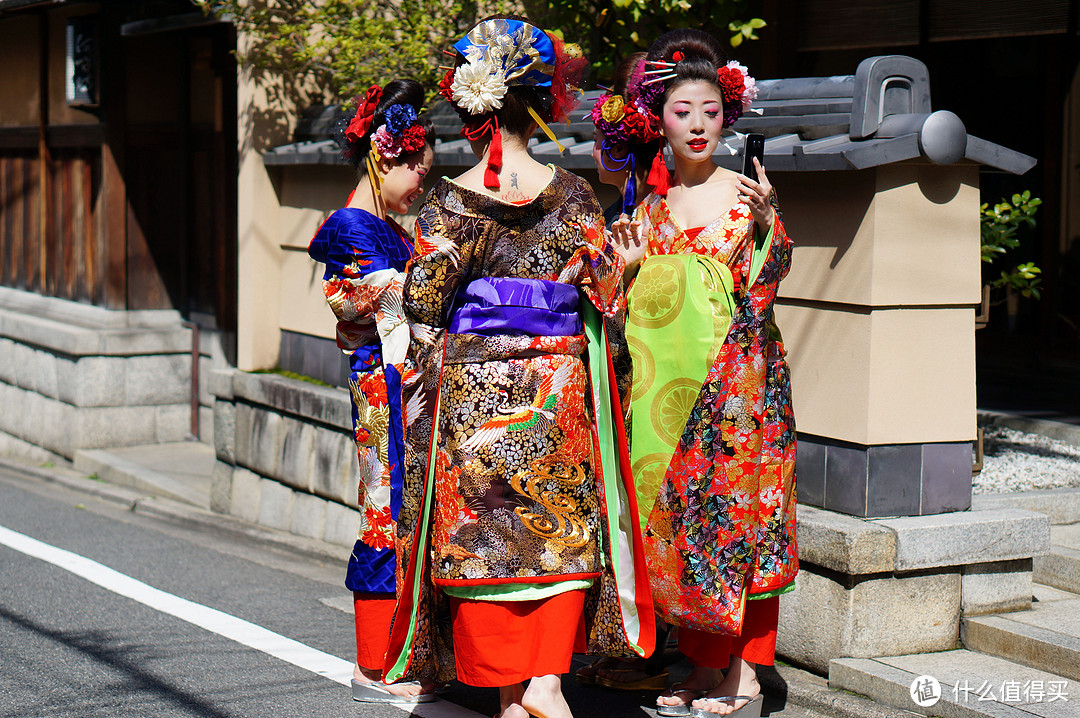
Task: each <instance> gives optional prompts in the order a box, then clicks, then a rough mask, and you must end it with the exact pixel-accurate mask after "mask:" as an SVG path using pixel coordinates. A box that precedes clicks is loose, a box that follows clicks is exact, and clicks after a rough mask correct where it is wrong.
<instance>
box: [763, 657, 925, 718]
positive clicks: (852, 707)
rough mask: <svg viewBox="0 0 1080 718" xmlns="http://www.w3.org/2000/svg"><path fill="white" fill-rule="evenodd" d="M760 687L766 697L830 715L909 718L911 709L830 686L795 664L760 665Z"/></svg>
mask: <svg viewBox="0 0 1080 718" xmlns="http://www.w3.org/2000/svg"><path fill="white" fill-rule="evenodd" d="M758 679H759V680H760V681H761V690H762V691H763V692H764V693H765V694H766V695H767V696H770V697H776V698H781V699H783V700H784V701H785V702H786V703H790V704H792V705H797V706H799V707H801V708H806V709H808V710H811V711H814V712H817V713H822V714H824V715H827V716H832V717H833V718H910V717H911V712H910V711H905V710H901V709H899V708H893V707H891V706H887V705H882V704H880V703H875V702H874V701H873V700H871V699H869V698H865V697H863V696H861V695H856V694H854V693H849V692H845V691H842V690H837V689H835V688H830V687H829V684H828V681H826V680H825V679H824V678H822V677H820V676H818V675H815V674H813V673H809V672H807V671H804V670H802V669H800V668H796V667H795V666H788V665H780V664H777V665H776V666H761V667H760V668H759V669H758Z"/></svg>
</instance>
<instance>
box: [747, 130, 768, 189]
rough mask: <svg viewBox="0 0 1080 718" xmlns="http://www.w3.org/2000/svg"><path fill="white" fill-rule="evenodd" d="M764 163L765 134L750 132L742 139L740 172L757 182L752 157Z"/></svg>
mask: <svg viewBox="0 0 1080 718" xmlns="http://www.w3.org/2000/svg"><path fill="white" fill-rule="evenodd" d="M755 157H757V159H758V162H760V163H761V164H762V165H764V164H765V135H763V134H761V133H758V132H751V133H749V134H748V135H746V139H745V140H743V163H742V173H743V174H744V175H746V176H747V177H749V178H750V179H752V180H754V181H755V182H757V168H755V167H754V158H755Z"/></svg>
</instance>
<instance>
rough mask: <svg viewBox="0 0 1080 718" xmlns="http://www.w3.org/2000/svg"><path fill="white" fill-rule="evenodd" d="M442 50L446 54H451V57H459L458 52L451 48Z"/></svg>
mask: <svg viewBox="0 0 1080 718" xmlns="http://www.w3.org/2000/svg"><path fill="white" fill-rule="evenodd" d="M440 52H441V53H442V54H444V55H449V56H450V57H457V53H456V52H450V51H449V50H440Z"/></svg>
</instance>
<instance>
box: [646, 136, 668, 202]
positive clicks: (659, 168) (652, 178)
mask: <svg viewBox="0 0 1080 718" xmlns="http://www.w3.org/2000/svg"><path fill="white" fill-rule="evenodd" d="M645 181H646V182H647V183H648V184H651V185H652V186H653V192H655V193H656V194H658V195H660V196H665V195H667V193H668V189H670V188H671V176H670V175H669V174H668V168H667V165H666V164H664V145H663V143H661V144H660V149H658V150H657V151H656V157H653V162H652V167H651V168H650V169H649V176H648V177H647V178H646V179H645Z"/></svg>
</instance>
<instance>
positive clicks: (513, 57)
mask: <svg viewBox="0 0 1080 718" xmlns="http://www.w3.org/2000/svg"><path fill="white" fill-rule="evenodd" d="M454 49H455V50H456V51H457V53H456V54H455V53H450V52H447V54H451V55H455V56H456V55H461V56H462V57H464V58H465V60H466V61H465V63H464V64H461V65H459V66H457V67H456V68H453V69H450V70H448V71H447V73H446V75H444V76H443V79H442V81H441V82H439V94H440V95H442V96H443V97H445V98H446V99H447V100H448V101H449V102H450V103H451V104H452V105H453V106H454V107H455V108H457V109H458V110H459V111H460V112H462V113H463V114H464V115H468V116H469V117H470V118H475V121H474V122H472V123H471V124H470V122H469V120H468V119H467V120H466V127H465V128H464V129H463V130H462V134H463V135H464V136H465V137H467V138H468V139H470V140H479V139H481V138H483V137H484V136H485V135H488V134H490V135H491V141H490V144H489V150H488V166H487V169H486V170H485V172H484V186H485V187H488V188H491V189H498V188H499V176H498V169H499V168H500V167H501V165H502V135H501V132H500V130H499V123H498V120H497V119H496V118H495V117H494V116H490V117H486V119H484V118H485V116H488V115H492V113H494V112H495V111H496V110H498V109H501V108H502V106H503V98H505V97H506V92H507V89H508V88H509V87H512V86H514V85H528V86H532V87H546V88H550V91H551V94H552V99H553V102H552V108H551V114H552V117H553V118H554V119H563V118H565V117H567V116H568V114H569V111H570V110H571V109H573V107H574V105H576V101H577V94H578V91H577V86H578V83H579V82H580V79H581V74H582V73H583V72H584V70H585V65H586V61H585V58H584V57H582V56H581V50H580V48H578V47H577V46H576V45H565V46H564V45H563V44H562V42H561V41H560V40H558V38H555V37H553V36H550V35H548V34H547V33H545V32H543V31H542V30H540V29H539V28H537V27H535V26H534V25H531V24H529V23H527V22H522V21H520V20H509V19H502V18H499V19H491V20H484V21H482V22H480V23H479V24H477V25H476V27H474V28H473V29H472V30H470V31H469V32H468V34H466V35H465V37H463V38H461V39H460V40H458V41H457V42H455V43H454ZM444 52H446V51H444ZM528 109H529V112H530V114H531V115H532V117H533V119H534V120H536V121H537V123H538V124H539V126H540V127H541V128H543V130H544V131H545V132H546V133H547V135H548V137H550V138H551V139H552V140H554V139H555V135H554V133H552V131H551V128H549V127H548V126H547V123H546V122H544V121H543V119H542V118H540V116H539V115H538V114H536V111H535V110H533V108H532V107H529V108H528ZM481 120H482V121H481ZM556 144H558V141H557V140H556ZM559 149H560V151H562V149H563V147H562V145H559Z"/></svg>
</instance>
